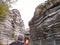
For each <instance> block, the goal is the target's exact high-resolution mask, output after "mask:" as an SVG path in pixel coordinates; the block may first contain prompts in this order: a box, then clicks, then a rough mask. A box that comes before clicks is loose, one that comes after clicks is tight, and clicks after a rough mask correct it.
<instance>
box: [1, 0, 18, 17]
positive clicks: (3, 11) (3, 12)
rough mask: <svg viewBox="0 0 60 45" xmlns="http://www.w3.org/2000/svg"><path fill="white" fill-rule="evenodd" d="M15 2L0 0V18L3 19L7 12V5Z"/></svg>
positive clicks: (14, 0) (12, 0) (13, 0)
mask: <svg viewBox="0 0 60 45" xmlns="http://www.w3.org/2000/svg"><path fill="white" fill-rule="evenodd" d="M16 1H17V0H0V17H1V16H2V17H5V16H6V14H7V12H8V10H9V5H10V4H12V3H13V2H16Z"/></svg>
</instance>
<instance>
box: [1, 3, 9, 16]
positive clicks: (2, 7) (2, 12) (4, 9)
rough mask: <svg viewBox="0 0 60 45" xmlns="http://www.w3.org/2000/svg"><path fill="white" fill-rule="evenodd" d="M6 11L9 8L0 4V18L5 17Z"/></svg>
mask: <svg viewBox="0 0 60 45" xmlns="http://www.w3.org/2000/svg"><path fill="white" fill-rule="evenodd" d="M8 10H9V7H8V6H7V5H5V4H2V3H0V16H2V17H5V16H6V14H7V12H8Z"/></svg>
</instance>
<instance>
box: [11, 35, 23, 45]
mask: <svg viewBox="0 0 60 45" xmlns="http://www.w3.org/2000/svg"><path fill="white" fill-rule="evenodd" d="M10 45H24V42H23V36H21V35H20V36H19V37H18V39H17V40H16V41H14V42H12V43H11V44H10Z"/></svg>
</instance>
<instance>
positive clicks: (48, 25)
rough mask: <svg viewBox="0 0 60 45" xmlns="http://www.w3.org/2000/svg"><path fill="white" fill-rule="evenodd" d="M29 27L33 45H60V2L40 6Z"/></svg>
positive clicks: (59, 0)
mask: <svg viewBox="0 0 60 45" xmlns="http://www.w3.org/2000/svg"><path fill="white" fill-rule="evenodd" d="M29 26H30V37H31V43H32V44H31V45H60V43H59V42H60V41H59V42H58V40H59V39H60V0H48V1H46V2H45V3H42V4H40V5H38V6H37V7H36V10H35V12H34V16H33V18H32V19H31V21H30V22H29Z"/></svg>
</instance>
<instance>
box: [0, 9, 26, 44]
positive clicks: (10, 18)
mask: <svg viewBox="0 0 60 45" xmlns="http://www.w3.org/2000/svg"><path fill="white" fill-rule="evenodd" d="M1 18H2V17H1ZM1 18H0V41H1V42H2V43H3V44H8V43H10V42H11V40H12V38H16V37H17V36H18V35H20V34H23V35H24V30H25V28H24V22H23V20H22V19H21V15H20V12H19V11H18V10H17V9H13V10H10V11H9V12H8V13H7V16H6V17H5V18H2V19H1ZM13 40H14V39H13ZM13 40H12V41H13Z"/></svg>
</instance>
